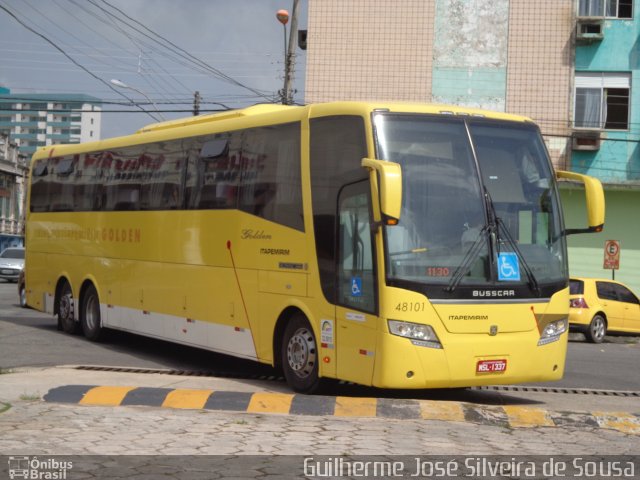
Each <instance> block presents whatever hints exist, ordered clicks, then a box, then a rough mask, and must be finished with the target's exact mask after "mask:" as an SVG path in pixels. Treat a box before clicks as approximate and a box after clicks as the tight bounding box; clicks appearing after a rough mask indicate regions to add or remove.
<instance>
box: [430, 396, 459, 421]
mask: <svg viewBox="0 0 640 480" xmlns="http://www.w3.org/2000/svg"><path fill="white" fill-rule="evenodd" d="M420 416H421V417H422V419H424V420H443V421H445V422H446V421H449V422H464V420H465V419H464V409H463V408H462V404H461V403H448V402H436V401H432V400H422V401H421V402H420Z"/></svg>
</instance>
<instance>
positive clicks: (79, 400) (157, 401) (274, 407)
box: [0, 366, 640, 441]
mask: <svg viewBox="0 0 640 480" xmlns="http://www.w3.org/2000/svg"><path fill="white" fill-rule="evenodd" d="M483 393H484V392H478V394H477V395H478V396H481V395H482V394H483ZM491 395H492V397H496V398H497V399H498V401H499V403H501V404H499V405H496V404H494V405H482V404H479V403H477V402H474V403H469V402H461V401H442V400H429V399H418V400H414V399H391V398H370V397H344V396H337V397H336V396H307V395H294V394H292V392H291V391H290V390H289V388H288V387H287V385H286V384H284V383H282V382H276V381H261V380H237V379H226V378H213V377H197V376H179V375H167V374H163V373H151V374H144V373H131V372H129V373H123V372H105V371H91V370H78V369H75V368H74V367H73V366H66V367H49V368H40V369H18V370H16V371H14V372H13V373H6V374H3V375H0V402H4V403H7V404H14V403H20V402H24V401H35V400H40V399H44V400H46V401H47V402H49V403H53V404H67V405H69V404H71V405H82V406H101V407H105V406H109V407H113V408H114V410H117V408H124V407H153V408H156V409H161V410H160V411H162V412H163V413H162V414H165V412H166V410H167V409H179V410H193V411H217V412H221V413H227V412H231V413H235V414H240V413H244V414H287V415H291V416H295V417H296V418H297V419H300V418H301V417H332V416H333V417H342V418H349V419H355V420H361V421H370V419H374V418H379V419H389V420H405V421H409V420H410V421H446V422H459V423H467V424H471V425H474V424H475V425H481V426H492V427H502V428H509V429H515V428H538V427H550V428H554V427H555V428H558V427H566V426H571V427H572V428H586V429H596V430H597V429H600V430H613V431H616V432H620V433H623V434H626V435H632V436H638V440H639V441H640V406H639V402H638V397H616V396H608V395H601V396H600V395H596V396H590V398H589V405H590V409H589V410H584V409H580V408H579V406H578V405H576V408H575V409H570V410H567V409H566V408H562V409H559V408H558V406H559V405H558V404H559V402H558V399H559V397H558V396H559V395H561V394H558V393H531V392H527V393H526V399H527V401H525V400H524V398H522V396H520V397H519V396H518V395H517V394H516V393H514V392H506V393H493V394H491ZM578 399H579V400H582V398H581V397H580V396H578ZM563 400H565V401H564V402H563V403H564V405H566V399H563ZM494 403H495V401H494ZM576 403H577V402H576Z"/></svg>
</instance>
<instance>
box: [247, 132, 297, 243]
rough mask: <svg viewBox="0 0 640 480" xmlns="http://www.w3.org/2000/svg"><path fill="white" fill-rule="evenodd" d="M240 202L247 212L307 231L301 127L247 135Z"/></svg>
mask: <svg viewBox="0 0 640 480" xmlns="http://www.w3.org/2000/svg"><path fill="white" fill-rule="evenodd" d="M238 200H239V207H240V209H241V210H243V211H245V212H248V213H252V214H254V215H257V216H259V217H263V218H265V219H267V220H271V221H273V222H276V223H280V224H282V225H287V226H289V227H292V228H295V229H297V230H304V221H303V220H304V219H303V216H302V183H301V175H300V124H299V123H293V124H287V125H277V126H273V127H262V128H255V129H251V130H247V131H246V132H245V133H244V139H243V142H242V181H241V186H240V191H239V192H238Z"/></svg>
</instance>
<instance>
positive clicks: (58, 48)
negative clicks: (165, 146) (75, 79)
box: [0, 4, 157, 120]
mask: <svg viewBox="0 0 640 480" xmlns="http://www.w3.org/2000/svg"><path fill="white" fill-rule="evenodd" d="M0 9H1V10H3V11H5V12H6V13H7V14H8V15H9V16H10V17H11V18H13V19H14V20H15V21H16V22H18V23H19V24H20V25H22V26H23V27H24V28H26V29H27V30H29V31H30V32H31V33H33V34H34V35H37V36H38V37H40V38H42V39H43V40H44V41H45V42H47V43H48V44H50V45H51V46H52V47H53V48H55V49H56V50H58V51H59V52H60V53H61V54H62V55H64V56H65V57H66V58H68V59H69V61H71V63H73V64H74V65H76V66H77V67H78V68H80V69H81V70H83V71H85V72H86V73H88V74H89V75H91V76H92V77H93V78H95V79H96V80H98V81H99V82H100V83H102V84H104V85H106V86H107V87H109V89H110V90H113V91H114V92H115V93H116V94H118V95H120V96H122V97H124V98H126V99H127V100H129V101H130V102H132V101H133V100H131V99H130V98H129V97H127V96H126V95H125V94H124V93H122V92H120V91H118V90H117V89H115V88H113V87H112V86H111V84H109V82H106V81H105V80H103V79H102V78H100V77H99V76H98V75H96V74H94V73H93V72H92V71H91V70H89V69H88V68H86V67H85V66H84V65H82V64H81V63H79V62H77V61H76V60H75V59H74V58H73V57H72V56H71V55H69V54H68V53H67V52H66V51H65V50H63V49H62V48H60V47H59V46H58V45H57V44H56V43H55V42H54V41H53V40H51V39H49V38H48V37H47V36H45V35H43V34H42V33H40V32H38V31H36V30H34V29H33V28H31V27H30V26H29V25H27V24H26V23H24V22H23V21H22V20H20V19H19V18H18V17H17V16H16V15H15V14H14V13H13V12H12V11H10V10H9V9H8V8H6V7H5V6H4V5H1V4H0ZM140 109H141V110H143V111H144V109H142V107H140ZM145 113H146V114H148V115H149V116H150V117H151V118H153V119H154V120H157V119H156V118H155V117H154V116H153V115H151V114H150V113H149V112H147V111H145Z"/></svg>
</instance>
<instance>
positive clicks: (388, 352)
mask: <svg viewBox="0 0 640 480" xmlns="http://www.w3.org/2000/svg"><path fill="white" fill-rule="evenodd" d="M451 337H452V338H451V339H450V341H449V342H447V343H445V344H443V346H442V348H432V347H431V346H423V345H417V344H414V343H412V341H411V340H410V339H408V338H403V337H399V336H396V335H392V334H388V333H385V334H382V335H380V337H379V340H378V341H379V344H378V349H377V353H376V361H375V367H374V372H373V379H372V380H373V381H372V383H373V385H374V386H376V387H381V388H402V389H421V388H459V387H472V386H483V385H504V384H516V383H525V382H547V381H553V380H560V379H561V378H562V376H563V374H564V362H565V357H566V352H567V339H568V334H567V333H566V332H565V333H563V334H562V335H560V336H559V337H558V339H557V340H555V341H552V342H551V343H547V344H545V345H538V341H539V339H540V335H539V333H538V332H537V331H529V332H516V333H502V334H498V335H496V336H488V335H487V334H452V335H451Z"/></svg>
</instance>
